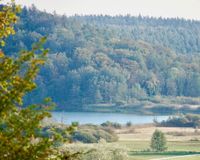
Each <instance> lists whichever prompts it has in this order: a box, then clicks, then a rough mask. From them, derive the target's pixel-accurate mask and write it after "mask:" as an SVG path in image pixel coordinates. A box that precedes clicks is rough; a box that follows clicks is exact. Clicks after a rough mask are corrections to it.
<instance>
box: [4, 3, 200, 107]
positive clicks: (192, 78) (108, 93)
mask: <svg viewBox="0 0 200 160" xmlns="http://www.w3.org/2000/svg"><path fill="white" fill-rule="evenodd" d="M38 17H40V18H38ZM16 30H17V34H16V36H15V37H11V38H9V39H8V41H9V43H11V44H12V45H9V46H7V47H5V48H4V51H6V53H7V54H13V55H14V53H17V51H18V50H20V49H21V48H24V49H29V48H31V44H32V43H33V42H35V41H37V39H38V38H40V37H42V36H44V35H48V40H47V43H46V47H48V48H50V50H51V52H50V54H49V56H48V63H47V64H46V65H45V67H44V68H43V69H42V70H41V72H40V75H39V76H38V77H37V80H36V81H37V84H38V86H39V88H38V89H36V90H34V92H33V93H31V94H29V95H28V96H26V98H25V99H26V102H27V103H31V102H35V101H36V100H37V101H40V100H41V99H42V98H43V97H52V99H53V101H55V102H56V103H57V104H58V106H59V107H58V109H70V110H72V109H74V110H75V109H76V110H80V109H81V107H82V106H84V105H88V104H101V103H110V104H119V105H123V104H129V103H134V102H135V100H140V99H144V98H148V97H154V96H157V95H161V96H167V97H168V96H186V97H199V96H200V66H199V64H200V56H199V53H200V36H199V35H200V22H198V21H190V20H183V19H161V18H160V19H156V18H148V17H130V16H125V17H123V16H117V17H110V16H72V17H66V16H58V15H56V14H53V15H52V14H48V13H45V12H41V11H38V10H37V9H36V8H35V7H34V6H33V7H32V8H30V9H27V8H24V9H23V11H22V14H21V22H20V24H19V25H18V26H17V27H16ZM119 102H120V103H119ZM121 102H122V103H121Z"/></svg>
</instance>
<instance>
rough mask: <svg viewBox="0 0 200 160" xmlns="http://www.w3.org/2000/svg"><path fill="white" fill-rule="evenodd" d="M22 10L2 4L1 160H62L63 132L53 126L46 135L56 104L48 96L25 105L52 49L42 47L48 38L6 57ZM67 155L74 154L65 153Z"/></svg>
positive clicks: (0, 27)
mask: <svg viewBox="0 0 200 160" xmlns="http://www.w3.org/2000/svg"><path fill="white" fill-rule="evenodd" d="M0 2H2V1H1V0H0ZM20 10H21V9H20V6H18V5H15V3H14V1H12V2H11V3H7V4H6V5H1V6H0V159H7V160H36V159H42V160H45V159H59V158H60V159H62V158H63V156H62V155H59V154H58V150H57V148H55V147H54V146H55V145H54V144H57V142H58V141H57V140H58V139H59V140H60V139H61V137H60V135H59V134H58V133H55V132H54V131H53V129H52V132H51V136H44V134H42V132H43V126H42V121H43V120H44V119H45V118H47V117H50V116H51V114H50V113H49V109H51V107H52V106H53V105H54V104H53V103H52V102H51V101H50V99H48V98H47V99H45V101H44V102H43V103H42V104H37V105H35V104H34V105H31V106H28V107H25V108H24V106H23V98H24V96H25V95H26V94H27V93H28V92H30V91H32V90H33V89H34V88H36V84H35V82H34V80H35V78H36V76H37V73H38V72H39V69H40V66H41V65H43V64H44V63H45V59H46V56H47V52H48V50H47V49H43V47H42V46H43V44H44V42H45V40H46V38H41V40H40V41H39V42H38V43H36V44H34V45H33V46H32V49H31V50H30V51H28V50H24V51H21V52H20V53H19V55H18V56H17V57H9V56H6V53H3V51H2V47H3V46H5V45H9V44H5V39H6V38H7V37H8V36H9V35H11V34H15V31H14V27H13V25H14V24H15V23H16V22H17V20H18V17H17V14H18V13H19V12H20ZM8 43H9V42H8ZM72 130H73V126H70V127H68V128H66V132H68V133H70V132H71V131H72ZM53 155H55V156H53ZM65 157H70V155H68V154H67V153H65Z"/></svg>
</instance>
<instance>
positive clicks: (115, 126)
mask: <svg viewBox="0 0 200 160" xmlns="http://www.w3.org/2000/svg"><path fill="white" fill-rule="evenodd" d="M101 126H103V127H112V128H116V129H120V128H122V125H121V124H119V123H117V122H110V121H106V122H104V123H102V124H101Z"/></svg>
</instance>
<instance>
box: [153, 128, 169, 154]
mask: <svg viewBox="0 0 200 160" xmlns="http://www.w3.org/2000/svg"><path fill="white" fill-rule="evenodd" d="M166 144H167V141H166V138H165V135H164V133H162V132H161V131H159V130H155V132H154V133H153V135H152V138H151V148H152V150H154V151H157V152H162V151H165V150H166V149H167V147H166Z"/></svg>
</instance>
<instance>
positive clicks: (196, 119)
mask: <svg viewBox="0 0 200 160" xmlns="http://www.w3.org/2000/svg"><path fill="white" fill-rule="evenodd" d="M157 125H159V126H165V127H194V128H196V127H200V115H196V114H186V115H177V116H172V117H169V119H168V120H166V121H162V122H161V123H158V124H157Z"/></svg>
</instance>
